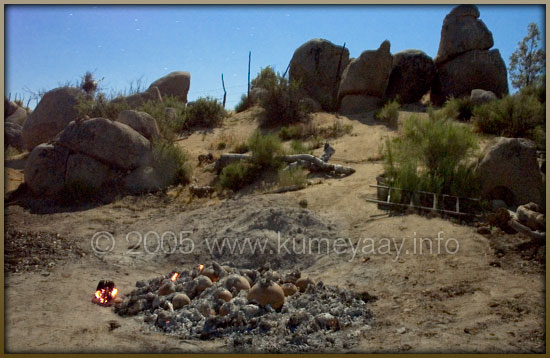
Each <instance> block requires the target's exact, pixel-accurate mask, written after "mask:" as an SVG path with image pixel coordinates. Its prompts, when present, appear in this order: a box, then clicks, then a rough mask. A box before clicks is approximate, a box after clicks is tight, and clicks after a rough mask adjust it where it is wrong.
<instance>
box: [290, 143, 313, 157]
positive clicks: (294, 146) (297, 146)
mask: <svg viewBox="0 0 550 358" xmlns="http://www.w3.org/2000/svg"><path fill="white" fill-rule="evenodd" d="M290 151H291V153H290V154H312V151H311V148H310V147H309V146H306V145H305V144H304V142H302V141H299V140H297V139H294V140H293V141H292V142H290Z"/></svg>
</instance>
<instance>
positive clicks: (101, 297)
mask: <svg viewBox="0 0 550 358" xmlns="http://www.w3.org/2000/svg"><path fill="white" fill-rule="evenodd" d="M117 293H118V289H116V288H113V290H112V291H110V292H109V291H107V290H105V289H104V288H102V289H100V290H97V291H95V298H96V299H97V300H98V302H99V303H100V304H105V303H107V302H109V301H111V300H112V299H114V298H115V297H116V295H117Z"/></svg>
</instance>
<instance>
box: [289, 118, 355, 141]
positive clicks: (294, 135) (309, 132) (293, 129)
mask: <svg viewBox="0 0 550 358" xmlns="http://www.w3.org/2000/svg"><path fill="white" fill-rule="evenodd" d="M352 130H353V126H352V125H351V124H343V123H342V121H340V120H334V122H333V123H332V124H331V125H330V126H328V127H320V126H317V125H315V124H314V123H312V122H307V123H298V124H291V125H288V126H284V127H281V129H280V130H279V138H281V139H282V140H291V139H314V138H324V139H329V138H339V137H341V136H343V135H345V134H349V133H351V131H352Z"/></svg>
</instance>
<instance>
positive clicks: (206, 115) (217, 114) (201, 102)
mask: <svg viewBox="0 0 550 358" xmlns="http://www.w3.org/2000/svg"><path fill="white" fill-rule="evenodd" d="M225 117H227V112H226V110H225V109H224V108H223V106H222V104H221V103H220V102H219V101H218V100H217V99H215V98H212V97H201V98H199V99H197V100H196V101H195V102H194V103H193V104H191V105H189V106H187V112H186V116H185V126H186V127H188V128H189V127H206V128H213V127H216V126H219V125H220V124H221V123H222V121H223V120H224V118H225Z"/></svg>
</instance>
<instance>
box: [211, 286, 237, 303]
mask: <svg viewBox="0 0 550 358" xmlns="http://www.w3.org/2000/svg"><path fill="white" fill-rule="evenodd" d="M215 297H216V298H217V299H220V300H223V301H225V302H229V301H231V299H232V298H233V295H232V294H231V292H229V291H228V290H226V289H225V288H221V287H220V288H219V289H218V290H217V291H216V293H215Z"/></svg>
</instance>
